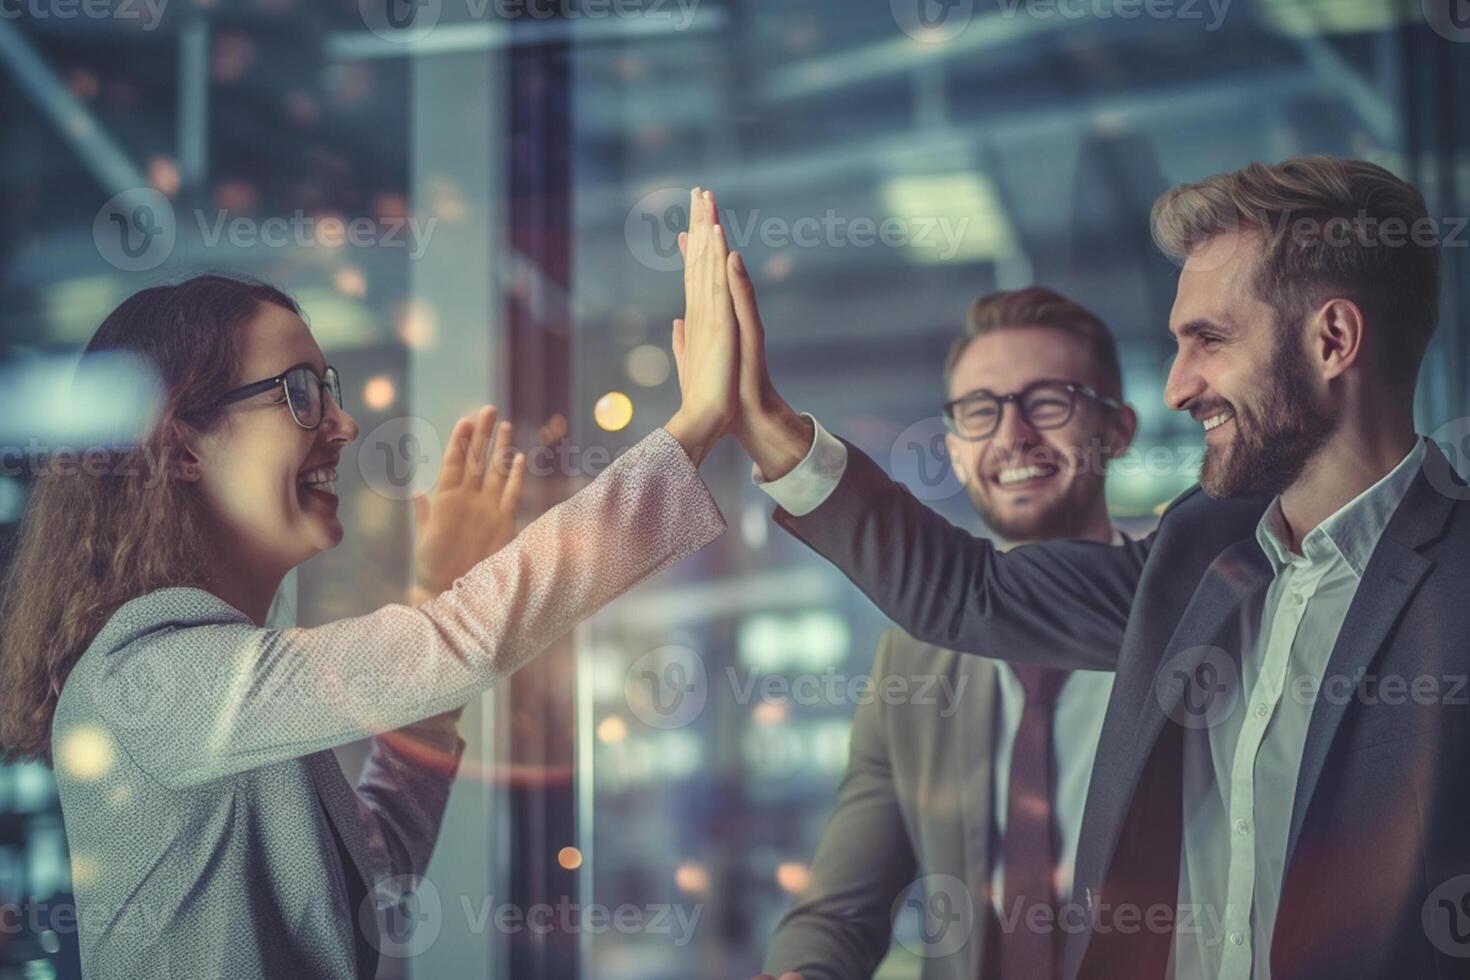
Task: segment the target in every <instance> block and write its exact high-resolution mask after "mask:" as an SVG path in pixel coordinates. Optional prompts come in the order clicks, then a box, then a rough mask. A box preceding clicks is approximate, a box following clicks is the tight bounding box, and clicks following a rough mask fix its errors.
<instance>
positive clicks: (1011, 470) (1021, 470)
mask: <svg viewBox="0 0 1470 980" xmlns="http://www.w3.org/2000/svg"><path fill="white" fill-rule="evenodd" d="M1055 472H1056V470H1055V469H1052V468H1051V467H1048V466H1035V465H1032V466H1010V467H1007V468H1005V469H1003V470H1001V471H1000V472H999V473H997V474H996V475H995V482H996V483H999V484H1000V485H1001V486H1003V487H1010V486H1015V485H1016V484H1018V483H1029V482H1031V481H1032V480H1039V479H1042V478H1043V477H1048V476H1051V475H1052V474H1053V473H1055Z"/></svg>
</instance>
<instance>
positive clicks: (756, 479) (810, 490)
mask: <svg viewBox="0 0 1470 980" xmlns="http://www.w3.org/2000/svg"><path fill="white" fill-rule="evenodd" d="M802 415H803V417H805V418H809V419H811V420H812V429H813V430H815V435H813V436H812V448H811V449H809V450H807V454H806V458H805V459H803V460H802V461H801V462H800V463H797V464H796V467H795V468H794V469H793V470H792V471H791V472H790V473H787V474H786V475H785V476H783V477H781V478H780V479H779V480H770V481H767V480H766V478H765V477H764V476H762V475H761V471H760V467H759V466H756V465H754V464H751V467H750V479H751V482H753V483H754V484H755V485H756V486H758V487H760V488H761V489H762V490H764V491H765V492H766V493H768V494H770V496H771V499H772V500H774V501H776V503H777V505H779V506H780V508H781V509H782V510H784V511H786V513H788V514H790V515H791V516H792V517H803V516H805V515H807V514H810V513H811V512H812V511H814V510H816V509H817V508H818V507H820V506H822V501H824V500H826V499H827V498H828V497H829V496H831V495H832V491H833V490H836V489H837V484H838V483H840V482H841V481H842V474H843V473H845V472H846V471H847V447H846V446H844V445H843V444H842V440H840V439H838V438H837V437H836V436H834V435H832V433H830V432H828V431H827V430H826V429H824V428H822V423H820V422H818V421H817V420H816V419H815V418H814V417H813V416H811V415H808V414H807V413H806V412H803V413H802Z"/></svg>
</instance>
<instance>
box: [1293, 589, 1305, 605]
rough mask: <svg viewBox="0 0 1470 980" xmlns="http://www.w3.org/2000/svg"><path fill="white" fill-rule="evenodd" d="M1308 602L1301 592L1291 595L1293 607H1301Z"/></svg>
mask: <svg viewBox="0 0 1470 980" xmlns="http://www.w3.org/2000/svg"><path fill="white" fill-rule="evenodd" d="M1306 601H1307V600H1305V599H1303V598H1302V594H1301V593H1300V592H1293V593H1292V594H1291V604H1292V605H1293V606H1300V605H1301V604H1302V603H1304V602H1306Z"/></svg>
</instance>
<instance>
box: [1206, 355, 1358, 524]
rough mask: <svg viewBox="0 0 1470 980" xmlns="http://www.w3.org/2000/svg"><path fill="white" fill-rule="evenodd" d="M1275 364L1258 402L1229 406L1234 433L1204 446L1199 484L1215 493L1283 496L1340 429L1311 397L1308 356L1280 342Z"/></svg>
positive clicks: (1221, 496) (1324, 408) (1326, 410)
mask: <svg viewBox="0 0 1470 980" xmlns="http://www.w3.org/2000/svg"><path fill="white" fill-rule="evenodd" d="M1275 362H1276V365H1277V368H1278V370H1277V371H1276V372H1275V373H1273V374H1270V375H1268V376H1267V381H1266V385H1265V389H1264V390H1263V391H1262V393H1261V396H1260V398H1259V400H1258V404H1257V406H1256V407H1255V408H1249V407H1246V406H1244V405H1242V406H1239V407H1236V406H1231V413H1232V414H1233V415H1234V416H1235V417H1234V420H1233V424H1234V425H1235V437H1234V438H1233V439H1231V440H1230V442H1229V443H1228V444H1227V445H1226V446H1222V447H1214V446H1206V448H1205V460H1204V465H1203V467H1202V469H1201V470H1200V477H1199V482H1200V486H1201V487H1202V488H1203V489H1204V491H1205V493H1207V494H1209V495H1210V496H1211V497H1214V498H1216V499H1222V498H1225V497H1235V496H1239V495H1243V494H1280V493H1281V492H1282V491H1284V490H1285V489H1286V488H1287V487H1289V486H1291V485H1292V484H1293V483H1295V482H1296V480H1297V478H1298V477H1300V476H1301V475H1302V470H1303V469H1305V468H1306V465H1307V463H1308V462H1309V461H1310V460H1311V459H1312V457H1313V456H1315V455H1316V454H1317V452H1318V451H1319V450H1320V449H1321V448H1322V446H1323V444H1324V443H1325V442H1326V441H1327V437H1328V436H1330V435H1331V434H1332V431H1333V429H1334V428H1336V425H1337V419H1336V417H1335V415H1334V414H1333V413H1332V411H1331V409H1330V408H1328V407H1327V406H1324V405H1319V404H1317V403H1316V401H1315V400H1314V399H1313V398H1312V396H1311V391H1312V388H1311V379H1310V377H1309V376H1308V373H1307V364H1306V358H1305V355H1304V354H1302V353H1300V352H1298V351H1296V350H1295V349H1294V348H1292V347H1291V345H1290V344H1288V343H1282V344H1280V345H1278V347H1277V351H1276V357H1275Z"/></svg>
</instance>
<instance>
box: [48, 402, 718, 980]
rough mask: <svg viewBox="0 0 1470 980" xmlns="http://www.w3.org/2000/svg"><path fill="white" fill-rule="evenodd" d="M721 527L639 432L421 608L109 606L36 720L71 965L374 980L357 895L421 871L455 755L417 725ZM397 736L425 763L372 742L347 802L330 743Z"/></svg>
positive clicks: (678, 463) (200, 598) (92, 972)
mask: <svg viewBox="0 0 1470 980" xmlns="http://www.w3.org/2000/svg"><path fill="white" fill-rule="evenodd" d="M723 529H724V521H723V520H722V519H721V517H720V513H719V510H718V509H717V508H716V506H715V504H714V501H713V500H712V499H711V498H710V495H709V493H708V491H707V490H706V489H705V486H704V484H703V483H702V482H701V481H700V478H699V474H698V472H697V471H696V469H695V468H694V466H693V465H692V464H691V462H690V460H689V458H688V456H687V455H685V453H684V451H683V449H682V448H681V447H680V446H679V444H678V443H677V442H676V441H675V440H674V438H673V437H672V436H670V435H669V434H668V432H666V431H665V430H663V429H656V430H655V431H654V432H653V433H652V434H651V435H649V436H648V437H647V438H645V439H644V440H643V441H642V442H640V443H639V444H638V445H637V446H635V447H634V448H633V449H631V450H630V451H629V452H627V453H626V454H624V455H623V456H622V457H621V458H620V459H618V460H617V461H616V462H615V463H613V464H612V465H611V466H610V467H609V468H608V469H607V470H606V471H604V472H603V473H602V474H601V475H600V476H599V477H598V478H597V479H596V480H594V481H593V482H592V483H591V484H590V485H589V486H588V487H587V488H585V489H584V490H583V491H582V492H580V493H578V494H577V495H576V496H574V497H572V498H571V499H570V500H568V501H566V502H565V503H563V504H561V505H560V506H558V507H556V508H553V509H552V510H550V511H548V512H547V513H546V514H544V515H543V516H542V517H541V518H540V519H539V520H537V521H535V522H534V523H532V524H531V525H530V526H529V527H528V528H526V530H525V531H524V532H522V534H521V535H520V536H519V537H517V538H516V540H515V541H513V542H512V543H511V544H510V545H508V546H507V547H506V548H504V549H503V550H501V551H500V552H498V553H497V554H495V555H494V556H492V557H490V558H487V559H486V560H484V561H482V562H480V563H479V564H478V565H476V566H475V567H474V568H472V569H471V570H470V571H469V572H468V573H467V574H465V575H464V576H462V577H461V578H459V579H458V580H457V581H456V582H455V583H454V587H453V588H452V589H451V590H450V591H447V592H445V593H443V594H442V595H440V596H438V597H436V598H434V599H433V600H431V601H429V602H427V603H425V604H424V605H422V606H420V607H418V608H417V609H413V608H409V607H408V606H404V605H397V604H394V605H389V606H385V607H384V608H382V609H379V610H378V611H376V612H373V613H370V614H368V615H365V616H358V617H354V618H350V619H344V620H340V621H338V622H335V623H330V624H328V625H325V626H319V627H315V628H311V629H280V630H276V629H262V628H258V627H256V626H255V625H254V624H253V623H252V622H251V621H250V620H249V619H248V618H247V617H246V616H245V615H244V614H243V613H241V612H240V611H239V610H237V609H235V608H233V607H231V606H229V605H228V604H226V603H224V602H223V601H221V600H220V599H218V598H216V597H215V596H213V595H211V594H210V593H208V592H205V591H202V590H200V589H194V588H167V589H160V590H157V591H155V592H151V593H148V594H147V595H143V596H139V597H137V598H135V599H133V600H131V601H129V602H127V603H126V604H124V605H123V606H122V607H121V608H119V609H118V610H117V611H116V613H114V615H113V616H112V618H111V619H110V620H109V621H108V622H107V624H106V626H105V627H104V628H103V629H102V630H101V632H100V633H98V635H97V637H96V638H95V639H94V641H93V642H92V644H91V646H90V647H89V648H88V649H87V651H86V652H85V653H84V654H83V655H82V657H81V659H80V660H79V661H78V663H77V665H76V667H75V668H74V669H73V670H72V672H71V674H70V676H69V677H68V679H67V681H66V685H65V687H64V688H63V689H62V692H61V698H60V702H59V704H58V705H57V710H56V717H55V721H54V723H53V727H52V747H53V750H54V756H55V768H56V780H57V788H58V791H59V794H60V798H61V806H62V814H63V817H64V819H65V823H66V831H67V835H68V838H69V841H70V844H71V849H72V863H73V872H74V879H75V881H74V888H75V892H76V895H77V905H78V917H79V923H78V924H79V935H80V940H81V955H82V966H83V971H84V973H85V974H86V975H87V976H88V977H89V978H93V980H111V978H117V980H149V978H158V980H164V978H168V980H208V978H224V980H255V978H258V980H282V978H292V980H297V978H334V980H337V978H340V980H347V978H371V977H372V976H373V974H374V972H375V969H376V960H377V956H376V950H378V949H381V948H382V946H381V943H382V940H381V938H380V936H379V935H378V931H377V925H376V915H375V910H374V908H373V906H374V904H375V903H374V902H369V901H366V899H367V898H368V897H370V896H371V897H373V898H374V899H375V900H376V904H378V905H380V906H381V905H386V904H390V903H392V902H393V901H396V900H397V899H398V898H400V897H401V895H402V894H403V893H404V892H406V891H407V890H410V889H411V888H412V885H413V882H412V881H411V880H410V879H409V877H408V876H414V875H420V874H422V873H423V870H424V868H425V867H426V866H427V864H428V861H429V855H430V852H431V851H432V850H433V846H434V841H435V837H436V836H437V834H438V828H439V821H440V818H441V816H442V814H443V810H444V804H445V800H446V798H447V796H448V792H449V782H450V780H451V778H452V776H453V773H454V770H455V766H456V765H457V762H458V758H459V753H460V751H461V750H462V748H463V743H462V742H461V741H460V740H459V738H458V736H457V735H456V734H455V732H454V731H453V727H452V724H451V723H450V722H449V721H448V720H446V719H435V717H434V716H437V715H440V714H442V713H444V712H446V711H449V710H451V709H454V708H457V707H460V706H462V705H464V704H465V703H466V702H468V701H469V700H470V699H472V698H473V697H475V696H476V695H477V694H479V693H480V692H482V691H484V690H485V689H486V688H488V687H490V686H491V685H492V684H494V683H495V682H496V681H497V680H498V679H499V678H501V677H504V676H505V675H507V674H509V673H511V672H512V671H514V670H515V669H516V668H517V667H519V666H520V665H521V664H523V663H525V662H526V661H527V660H528V659H530V658H531V657H532V656H534V655H535V654H536V653H537V652H539V651H540V650H541V649H542V648H544V647H545V646H546V645H548V644H549V643H550V642H551V641H552V640H554V639H555V638H557V637H558V636H560V635H562V634H564V633H565V632H567V630H569V629H570V628H571V627H572V626H573V625H574V624H575V623H577V622H578V621H579V620H581V619H583V618H584V617H586V616H588V615H589V614H591V613H592V612H593V611H595V610H596V609H597V608H598V607H600V606H602V605H604V604H605V603H607V602H609V601H610V600H612V599H613V598H614V597H616V596H617V595H619V594H620V593H622V592H624V591H625V590H627V589H628V588H630V587H631V586H633V585H634V584H636V583H637V582H639V581H640V580H642V579H644V578H646V577H647V576H649V575H651V574H653V573H655V572H658V571H660V570H661V569H663V568H666V567H667V566H669V565H672V564H673V563H674V562H676V561H678V560H680V559H681V558H684V557H685V556H687V555H689V554H691V553H692V552H694V551H696V550H698V549H699V548H701V547H702V546H704V545H705V544H707V543H708V542H710V541H711V540H713V539H714V538H715V537H717V536H718V535H719V534H720V533H721V532H722V531H723ZM404 728H408V733H407V734H408V735H409V736H411V737H412V739H414V740H416V741H419V742H421V743H426V747H427V748H428V749H429V750H430V751H431V752H434V753H437V754H438V755H439V757H440V758H441V759H442V760H444V765H443V767H442V768H440V769H439V770H438V771H435V770H434V769H432V768H426V767H425V766H424V765H423V764H422V762H420V761H416V760H413V759H410V758H409V756H408V755H406V754H405V752H404V751H403V748H402V743H403V741H404V740H403V739H388V738H377V739H376V741H375V743H374V746H373V749H372V752H371V755H370V757H369V760H368V763H367V768H366V769H365V771H364V774H363V777H362V780H361V782H360V783H359V784H358V786H357V789H356V792H354V791H353V788H352V787H351V786H349V785H348V784H347V782H346V780H345V778H344V777H343V775H342V771H341V769H340V768H339V767H338V765H337V762H336V759H335V757H334V755H333V753H332V752H331V749H332V748H333V747H334V746H338V745H343V744H345V743H348V742H354V741H357V740H359V739H363V738H367V737H370V736H375V735H378V734H379V733H382V732H393V731H394V730H395V729H404ZM339 838H340V844H339V843H338V839H339ZM344 854H345V859H346V863H347V864H349V865H350V867H345V868H344V867H343V866H342V863H341V860H340V859H339V855H344ZM358 896H361V899H359V898H358ZM355 926H356V928H355Z"/></svg>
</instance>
